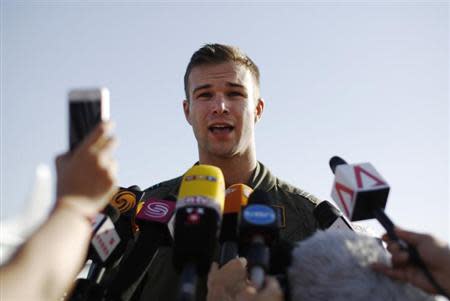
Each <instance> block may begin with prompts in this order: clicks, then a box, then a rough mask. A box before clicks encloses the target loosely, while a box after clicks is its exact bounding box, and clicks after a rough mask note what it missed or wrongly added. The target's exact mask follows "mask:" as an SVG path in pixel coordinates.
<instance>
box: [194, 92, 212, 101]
mask: <svg viewBox="0 0 450 301" xmlns="http://www.w3.org/2000/svg"><path fill="white" fill-rule="evenodd" d="M211 96H212V94H211V93H209V92H204V93H201V94H199V95H197V98H203V99H204V98H211Z"/></svg>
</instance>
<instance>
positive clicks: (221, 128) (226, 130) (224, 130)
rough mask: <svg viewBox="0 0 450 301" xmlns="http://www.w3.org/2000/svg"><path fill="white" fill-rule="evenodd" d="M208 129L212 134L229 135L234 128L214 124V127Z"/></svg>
mask: <svg viewBox="0 0 450 301" xmlns="http://www.w3.org/2000/svg"><path fill="white" fill-rule="evenodd" d="M208 129H209V130H210V131H211V133H213V134H216V133H217V134H219V133H230V132H231V131H232V130H233V129H234V126H231V125H227V124H223V125H222V124H220V125H219V124H216V125H212V126H210V127H208Z"/></svg>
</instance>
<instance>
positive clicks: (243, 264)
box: [207, 257, 248, 301]
mask: <svg viewBox="0 0 450 301" xmlns="http://www.w3.org/2000/svg"><path fill="white" fill-rule="evenodd" d="M247 285H248V280H247V260H246V259H245V258H243V257H241V258H236V259H232V260H230V261H229V262H228V263H227V264H225V265H224V266H223V267H221V268H220V269H219V265H218V264H217V263H216V262H213V264H212V265H211V269H210V270H209V274H208V295H207V300H208V301H216V300H217V301H225V300H234V299H235V297H236V295H237V293H238V292H240V291H241V290H243V289H244V288H245V287H246V286H247Z"/></svg>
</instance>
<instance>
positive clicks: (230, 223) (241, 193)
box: [219, 184, 253, 266]
mask: <svg viewBox="0 0 450 301" xmlns="http://www.w3.org/2000/svg"><path fill="white" fill-rule="evenodd" d="M252 191H253V189H251V188H250V187H248V186H247V185H244V184H234V185H231V186H230V187H228V188H227V190H225V207H224V210H223V218H222V227H221V231H220V236H219V242H220V244H221V248H220V255H219V265H220V266H223V265H225V264H226V263H227V262H228V261H230V260H231V259H233V258H236V257H237V256H238V219H239V213H240V212H241V207H243V206H246V205H247V202H248V197H249V195H250V194H251V193H252Z"/></svg>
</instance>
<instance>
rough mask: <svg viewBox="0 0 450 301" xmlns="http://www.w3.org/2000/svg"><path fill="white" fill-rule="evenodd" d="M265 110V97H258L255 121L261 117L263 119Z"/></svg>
mask: <svg viewBox="0 0 450 301" xmlns="http://www.w3.org/2000/svg"><path fill="white" fill-rule="evenodd" d="M263 111H264V99H262V98H258V100H257V102H256V107H255V123H256V122H257V121H258V120H259V119H261V117H262V113H263Z"/></svg>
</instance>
